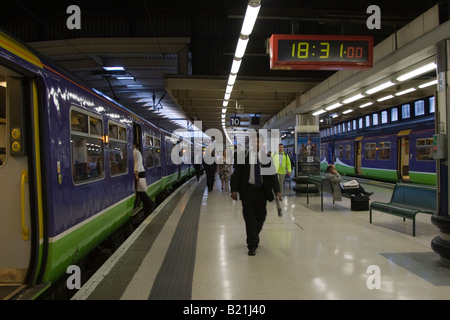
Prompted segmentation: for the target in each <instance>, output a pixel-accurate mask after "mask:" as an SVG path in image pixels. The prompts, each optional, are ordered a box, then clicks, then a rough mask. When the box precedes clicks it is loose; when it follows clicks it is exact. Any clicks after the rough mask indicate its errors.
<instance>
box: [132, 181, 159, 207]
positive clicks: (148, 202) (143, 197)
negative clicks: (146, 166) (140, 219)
mask: <svg viewBox="0 0 450 320" xmlns="http://www.w3.org/2000/svg"><path fill="white" fill-rule="evenodd" d="M139 178H145V172H139ZM134 187H135V189H136V188H137V181H136V180H135V181H134ZM141 201H142V204H143V205H144V212H145V213H146V214H150V213H152V209H153V208H154V207H155V203H154V202H153V200H152V199H150V197H149V196H148V194H147V193H146V192H144V191H136V199H135V200H134V207H135V208H136V207H137V206H139V203H140V202H141Z"/></svg>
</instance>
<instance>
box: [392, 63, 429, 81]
mask: <svg viewBox="0 0 450 320" xmlns="http://www.w3.org/2000/svg"><path fill="white" fill-rule="evenodd" d="M435 69H436V63H434V62H432V63H429V64H426V65H424V66H422V67H420V68H417V69H415V70H413V71H410V72H408V73H405V74H404V75H402V76H400V77H398V78H397V80H398V81H405V80H408V79H411V78H414V77H417V76H418V75H420V74H422V73H425V72H428V71H431V70H435Z"/></svg>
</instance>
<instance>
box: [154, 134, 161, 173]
mask: <svg viewBox="0 0 450 320" xmlns="http://www.w3.org/2000/svg"><path fill="white" fill-rule="evenodd" d="M154 142H155V147H154V149H153V160H154V162H155V166H156V167H159V166H161V139H159V138H155V140H154Z"/></svg>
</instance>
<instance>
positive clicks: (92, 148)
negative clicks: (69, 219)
mask: <svg viewBox="0 0 450 320" xmlns="http://www.w3.org/2000/svg"><path fill="white" fill-rule="evenodd" d="M70 146H71V153H72V178H73V182H74V183H75V184H80V183H84V182H88V181H90V180H97V179H100V178H103V177H104V169H103V168H104V163H103V152H104V151H103V121H102V119H101V118H100V116H97V115H94V114H90V113H88V112H84V111H81V110H77V109H75V108H72V110H71V111H70Z"/></svg>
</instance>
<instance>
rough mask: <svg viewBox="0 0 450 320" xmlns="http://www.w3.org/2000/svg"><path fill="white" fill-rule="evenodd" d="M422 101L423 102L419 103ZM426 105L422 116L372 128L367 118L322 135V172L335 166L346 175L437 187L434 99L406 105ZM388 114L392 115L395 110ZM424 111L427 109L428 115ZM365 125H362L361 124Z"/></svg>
mask: <svg viewBox="0 0 450 320" xmlns="http://www.w3.org/2000/svg"><path fill="white" fill-rule="evenodd" d="M418 102H420V103H418ZM416 105H420V106H423V108H422V109H421V110H422V112H421V113H420V115H417V116H414V117H411V116H408V118H405V119H403V120H402V121H399V119H398V118H396V120H394V121H388V120H386V122H385V123H383V124H381V123H377V125H373V123H370V122H369V121H367V126H366V124H365V122H366V121H365V120H368V119H369V120H370V119H373V115H374V114H375V115H377V117H376V118H377V119H378V115H379V114H380V112H376V113H374V114H369V115H367V116H365V118H360V119H354V120H352V121H348V122H345V123H342V124H338V125H336V126H334V127H331V128H323V129H322V133H321V137H322V140H321V170H322V171H325V170H326V167H327V165H328V164H329V163H334V164H335V166H336V168H337V169H338V171H339V172H340V173H341V174H343V175H349V176H359V177H364V178H368V179H375V180H381V181H388V182H397V181H407V182H412V183H419V184H429V185H435V184H436V163H435V160H434V159H433V150H432V147H433V146H432V138H433V134H434V132H435V130H434V114H433V113H434V97H427V98H424V99H420V100H417V101H412V102H410V103H408V104H403V105H402V106H400V107H402V108H403V107H404V106H416ZM400 107H399V106H396V107H393V108H391V109H388V110H385V111H384V112H386V114H390V113H393V112H391V110H392V109H395V110H396V109H397V108H398V109H400ZM425 110H427V111H426V112H425ZM361 124H362V125H361Z"/></svg>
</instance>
